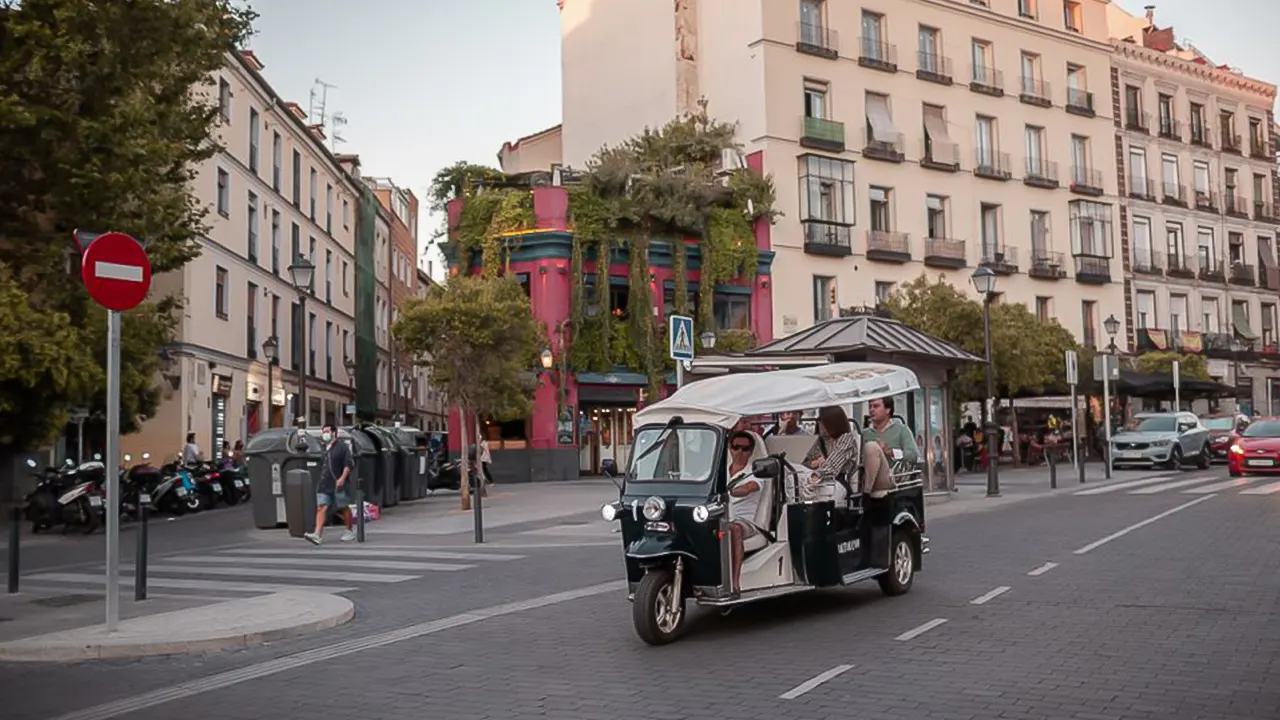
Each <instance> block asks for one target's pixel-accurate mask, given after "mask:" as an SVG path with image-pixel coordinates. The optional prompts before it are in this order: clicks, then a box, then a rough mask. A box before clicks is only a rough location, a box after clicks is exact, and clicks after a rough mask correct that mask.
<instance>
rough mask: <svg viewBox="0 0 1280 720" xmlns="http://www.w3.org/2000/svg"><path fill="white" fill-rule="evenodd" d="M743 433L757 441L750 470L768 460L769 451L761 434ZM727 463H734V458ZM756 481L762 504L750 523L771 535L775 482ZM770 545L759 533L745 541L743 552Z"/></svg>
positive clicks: (757, 508)
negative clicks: (757, 463) (760, 462)
mask: <svg viewBox="0 0 1280 720" xmlns="http://www.w3.org/2000/svg"><path fill="white" fill-rule="evenodd" d="M743 432H746V433H747V434H748V435H750V436H751V438H752V439H753V440H755V449H754V450H752V451H751V459H750V460H749V461H748V462H747V467H748V468H749V467H751V466H752V465H754V464H755V461H757V460H764V459H766V458H768V457H769V449H768V448H767V447H765V443H764V438H762V437H760V434H759V433H757V432H755V431H754V430H744V431H743ZM727 462H729V463H732V462H733V460H732V458H730V459H729V460H728V461H727ZM755 481H756V482H758V483H760V490H759V491H758V492H759V493H760V504H759V505H757V506H756V514H755V517H753V518H752V519H751V520H750V522H751V524H752V525H755V526H756V528H758V529H760V530H765V531H767V532H770V533H771V532H773V510H774V507H775V498H774V491H773V481H772V480H770V479H768V478H761V477H758V478H755ZM768 544H769V539H768V538H766V537H765V536H764V534H762V533H758V534H756V535H753V536H751V537H749V538H747V539H746V540H745V541H743V543H742V549H743V552H747V553H750V552H755V551H756V550H760V549H761V548H764V547H765V546H766V545H768Z"/></svg>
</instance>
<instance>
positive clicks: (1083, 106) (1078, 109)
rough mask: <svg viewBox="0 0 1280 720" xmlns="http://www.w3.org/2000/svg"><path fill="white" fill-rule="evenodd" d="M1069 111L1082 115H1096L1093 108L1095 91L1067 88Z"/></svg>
mask: <svg viewBox="0 0 1280 720" xmlns="http://www.w3.org/2000/svg"><path fill="white" fill-rule="evenodd" d="M1067 112H1069V113H1071V114H1072V115H1080V116H1082V117H1096V116H1097V114H1098V113H1097V111H1095V110H1094V109H1093V93H1091V92H1089V91H1088V90H1081V89H1080V88H1073V87H1069V88H1067Z"/></svg>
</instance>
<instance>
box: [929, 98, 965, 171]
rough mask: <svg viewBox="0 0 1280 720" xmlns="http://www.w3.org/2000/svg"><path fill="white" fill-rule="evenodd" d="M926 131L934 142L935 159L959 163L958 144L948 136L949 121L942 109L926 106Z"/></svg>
mask: <svg viewBox="0 0 1280 720" xmlns="http://www.w3.org/2000/svg"><path fill="white" fill-rule="evenodd" d="M924 131H925V133H926V134H928V135H929V140H930V141H932V142H933V148H932V149H933V159H934V160H935V161H937V162H958V161H959V158H957V157H955V155H956V144H955V143H953V142H951V137H950V136H949V135H947V119H946V118H944V117H943V116H942V108H940V107H938V106H936V105H925V106H924Z"/></svg>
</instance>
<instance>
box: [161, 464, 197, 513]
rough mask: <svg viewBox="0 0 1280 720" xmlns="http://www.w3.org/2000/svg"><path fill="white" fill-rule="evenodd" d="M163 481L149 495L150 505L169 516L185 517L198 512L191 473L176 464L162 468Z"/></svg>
mask: <svg viewBox="0 0 1280 720" xmlns="http://www.w3.org/2000/svg"><path fill="white" fill-rule="evenodd" d="M163 475H164V479H163V480H162V481H161V482H160V484H159V485H157V486H156V490H155V492H154V493H153V494H152V495H151V505H152V507H154V508H155V509H157V510H159V511H161V512H167V513H169V514H170V515H185V514H187V513H189V512H197V511H199V510H200V497H199V496H198V495H197V494H196V492H195V487H196V486H195V481H194V480H193V479H192V478H191V473H190V472H189V471H188V470H187V469H186V468H183V467H181V466H179V465H178V464H177V463H170V464H168V465H166V466H165V467H164V470H163Z"/></svg>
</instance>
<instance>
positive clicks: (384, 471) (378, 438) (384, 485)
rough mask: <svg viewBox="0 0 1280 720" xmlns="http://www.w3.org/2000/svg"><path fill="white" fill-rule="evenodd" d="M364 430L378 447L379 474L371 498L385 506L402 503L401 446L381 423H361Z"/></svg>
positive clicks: (359, 427) (360, 428)
mask: <svg viewBox="0 0 1280 720" xmlns="http://www.w3.org/2000/svg"><path fill="white" fill-rule="evenodd" d="M358 429H359V430H360V431H362V432H363V433H364V434H365V435H366V436H368V438H369V439H370V440H371V441H373V444H374V445H375V446H377V449H378V475H377V480H375V482H374V483H373V484H374V490H373V491H372V493H371V496H372V497H373V498H375V499H373V500H370V502H374V503H376V504H378V505H381V506H382V507H384V508H389V507H394V506H396V505H398V504H400V475H399V474H398V473H399V469H398V468H397V462H398V461H397V456H398V455H399V448H398V447H397V445H396V443H395V439H394V438H393V437H392V436H391V434H390V433H388V432H387V429H386V428H384V427H381V426H379V425H360V426H358Z"/></svg>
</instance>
